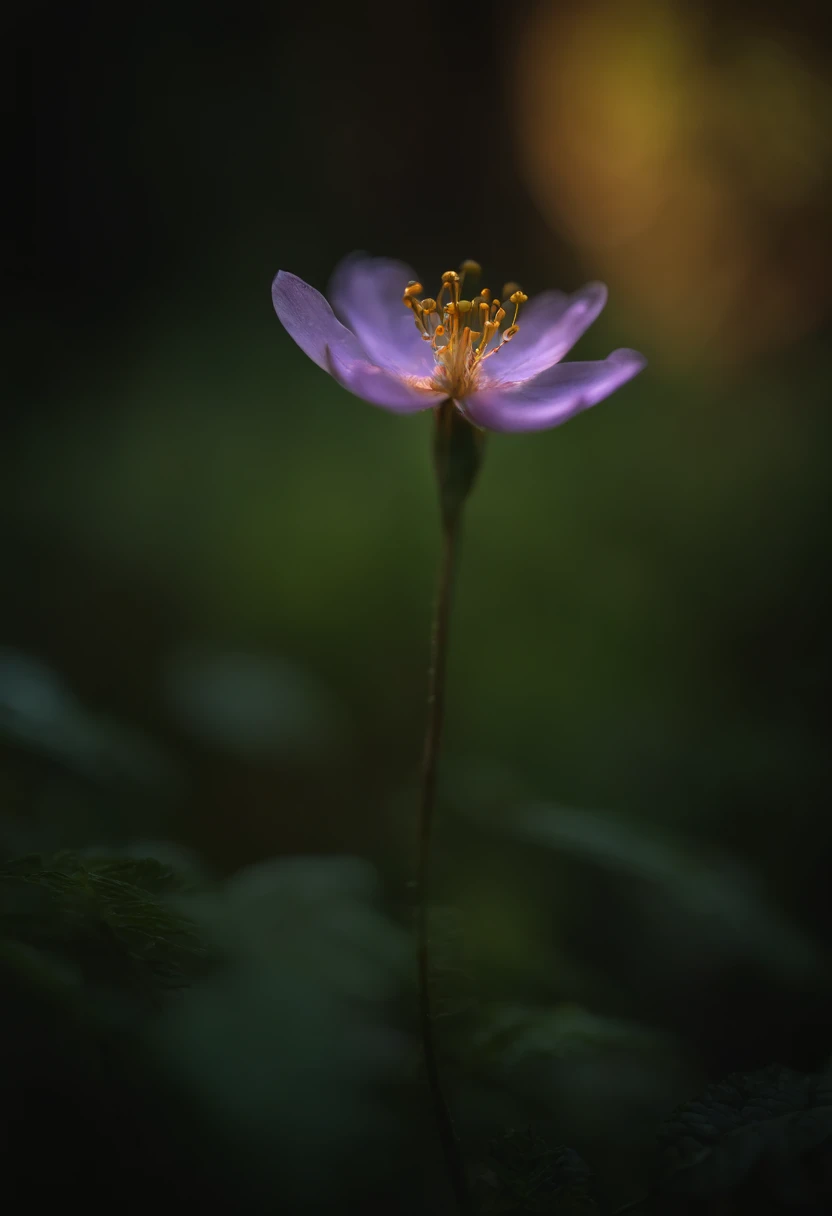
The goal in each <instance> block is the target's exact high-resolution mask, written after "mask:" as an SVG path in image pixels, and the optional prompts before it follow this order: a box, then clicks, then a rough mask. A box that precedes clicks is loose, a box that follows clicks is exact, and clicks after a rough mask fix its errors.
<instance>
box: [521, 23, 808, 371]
mask: <svg viewBox="0 0 832 1216" xmlns="http://www.w3.org/2000/svg"><path fill="white" fill-rule="evenodd" d="M831 78H832V73H831V72H830V65H829V64H828V63H821V62H819V61H818V60H817V59H816V58H815V56H814V52H813V50H812V47H811V44H810V43H808V42H807V43H805V44H804V43H798V42H797V41H796V40H795V39H794V38H787V37H786V36H785V35H783V34H778V33H777V32H776V31H772V30H768V29H765V30H764V29H762V28H761V27H759V26H758V27H747V26H743V27H740V26H739V25H736V24H734V25H726V26H725V27H724V28H721V27H719V26H718V25H717V23H716V19H715V18H714V16H713V15H711V16H706V15H705V14H704V13H703V12H702V11H697V10H694V9H693V7H692V6H687V5H681V4H678V3H674V0H589V2H588V3H586V4H583V5H582V6H581V7H580V9H579V10H577V11H574V10H573V11H572V12H569V13H567V12H565V11H564V10H561V9H560V8H559V7H558V8H555V7H553V6H548V5H541V6H540V7H539V10H538V11H537V12H536V13H535V14H534V15H533V16H532V17H530V19H529V20H528V22H527V24H526V25H525V27H524V28H523V29H522V31H521V32H520V34H519V38H518V43H517V48H516V57H515V63H514V86H515V87H514V89H513V93H514V96H515V97H516V98H517V106H518V108H517V132H518V140H519V145H520V155H521V163H522V166H523V170H524V172H525V175H526V178H527V181H528V185H529V188H530V190H531V192H532V195H533V197H534V198H535V200H536V202H537V204H538V205H539V206H540V207H541V209H542V210H543V212H544V214H545V216H546V218H547V220H548V221H549V222H550V223H551V225H552V227H553V228H554V229H555V230H556V231H558V232H560V233H562V234H563V235H564V236H565V237H566V239H568V240H569V241H570V242H572V243H574V245H575V247H576V248H577V249H578V251H579V255H580V256H581V258H582V260H584V261H585V262H586V265H587V269H588V270H590V271H591V273H592V276H593V277H598V278H603V279H606V280H607V282H608V283H609V284H610V286H611V287H612V288H613V289H614V291H615V294H616V299H618V300H619V302H623V303H624V304H625V305H627V306H628V307H630V308H632V309H635V310H636V311H637V312H638V313H639V314H640V317H641V320H642V322H643V323H644V324H647V325H649V326H650V327H651V329H652V330H653V332H654V333H655V334H656V337H657V341H656V346H657V348H661V349H663V350H664V351H666V352H667V353H668V355H669V356H670V357H672V358H673V359H675V360H681V361H685V360H687V359H696V358H699V357H700V356H702V355H704V356H705V357H706V358H707V359H708V360H709V361H711V362H731V361H734V362H742V361H744V360H747V359H748V358H750V357H751V356H753V355H755V354H757V353H759V352H761V351H763V350H770V349H773V348H776V347H778V346H782V345H786V344H788V343H790V342H793V341H795V340H796V339H797V338H799V337H801V336H803V335H805V334H807V333H809V332H811V330H812V329H813V327H815V326H816V325H817V324H818V322H819V320H820V318H821V316H822V314H823V311H824V309H825V306H826V304H827V303H828V301H829V297H830V290H829V272H828V261H829V254H830V248H831V247H832V241H830V222H829V214H830V212H829V206H830V201H832V189H830V180H831V178H832V83H830V80H831Z"/></svg>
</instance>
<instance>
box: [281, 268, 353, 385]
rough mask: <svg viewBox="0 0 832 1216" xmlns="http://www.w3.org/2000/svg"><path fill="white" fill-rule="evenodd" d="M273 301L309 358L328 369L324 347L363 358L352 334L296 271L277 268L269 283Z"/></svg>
mask: <svg viewBox="0 0 832 1216" xmlns="http://www.w3.org/2000/svg"><path fill="white" fill-rule="evenodd" d="M272 303H273V304H274V310H275V312H276V313H277V315H278V317H279V318H280V320H281V322H282V324H283V327H284V329H285V330H286V332H287V333H288V334H289V335H290V337H292V338H294V340H295V341H296V342H297V344H298V346H299V347H300V348H301V350H302V351H303V352H304V354H307V355H308V356H309V358H310V359H313V360H314V361H315V363H317V365H318V367H322V368H323V369H324V371H326V372H328V371H329V370H330V367H329V362H328V360H327V350H333V351H334V350H338V351H343V352H344V356H345V357H346V358H350V357H352V358H357V359H361V358H364V357H365V356H364V351H363V350H362V349H361V344H360V343H359V341H358V339H357V338H356V337H355V335H354V334H351V333H350V331H349V330H348V329H346V328H345V327H344V326H343V325H342V324H341V322H340V321H339V320H338V318H337V317H336V316H335V313H334V312H333V311H332V309H331V308H330V307H329V304H327V302H326V300H325V299H324V297H323V296H322V295H321V293H320V292H319V291H316V290H315V288H314V287H310V286H309V284H308V283H304V281H303V279H299V278H298V277H297V275H295V274H289V272H288V271H286V270H280V271H278V273H277V275H276V277H275V280H274V282H273V283H272Z"/></svg>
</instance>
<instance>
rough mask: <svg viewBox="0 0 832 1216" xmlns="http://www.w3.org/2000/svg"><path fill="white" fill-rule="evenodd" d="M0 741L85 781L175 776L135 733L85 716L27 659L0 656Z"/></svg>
mask: <svg viewBox="0 0 832 1216" xmlns="http://www.w3.org/2000/svg"><path fill="white" fill-rule="evenodd" d="M0 739H6V740H8V741H9V742H11V743H12V744H14V745H15V746H16V747H18V748H22V749H24V750H26V751H29V752H33V753H35V754H36V755H37V756H40V757H46V758H48V759H50V760H52V761H54V762H57V763H58V764H60V765H62V766H64V767H65V768H67V769H69V770H72V771H74V772H77V773H79V774H81V775H82V776H83V777H85V778H87V779H89V780H95V781H108V780H121V781H125V780H126V781H129V782H135V783H137V784H139V785H143V784H152V785H156V784H162V785H167V784H170V783H172V782H175V780H176V774H175V771H174V769H173V767H172V765H171V763H170V761H169V759H168V757H167V756H165V755H164V754H163V753H162V752H161V751H160V750H159V748H158V747H157V746H156V745H155V744H154V743H152V742H150V741H149V740H148V739H145V738H144V737H143V736H142V735H141V734H140V733H139V732H138V731H136V730H133V729H128V728H126V727H124V726H121V725H120V724H118V723H115V722H112V721H110V720H108V719H106V718H98V717H94V716H93V715H92V714H90V713H88V712H87V711H86V710H85V709H84V708H83V706H82V705H81V704H80V702H79V701H78V700H77V699H76V698H75V697H74V696H73V694H72V693H71V692H70V690H69V689H68V688H67V687H66V686H65V685H64V684H63V683H62V681H61V680H60V679H59V677H58V676H57V675H56V674H55V673H54V672H53V671H52V670H51V668H49V667H47V666H46V664H45V663H42V662H41V661H40V660H39V659H36V658H33V657H32V656H31V655H28V654H24V653H22V652H18V651H15V650H2V651H0Z"/></svg>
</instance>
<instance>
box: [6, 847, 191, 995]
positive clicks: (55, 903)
mask: <svg viewBox="0 0 832 1216" xmlns="http://www.w3.org/2000/svg"><path fill="white" fill-rule="evenodd" d="M180 886H181V884H180V883H179V881H178V880H177V878H176V876H175V875H174V873H173V871H172V870H171V868H170V867H169V866H166V865H163V864H162V863H161V862H158V861H155V860H154V859H153V858H141V859H132V858H118V857H116V858H113V857H84V858H82V857H80V856H78V855H77V854H74V853H59V854H56V855H55V856H53V857H51V858H41V857H39V856H30V857H25V858H19V859H17V860H14V861H11V862H7V863H4V864H3V865H2V866H0V934H2V937H3V938H5V939H7V940H8V941H9V942H10V943H11V944H12V946H16V947H24V948H26V949H28V950H29V951H31V950H34V951H37V952H40V953H41V954H43V955H44V961H45V962H46V961H47V960H49V959H50V957H54V956H56V955H57V956H58V958H59V959H61V960H63V961H64V962H66V963H69V964H72V965H74V966H77V967H78V968H80V970H81V973H82V974H83V975H84V977H85V979H86V980H88V981H90V982H94V983H97V984H99V985H100V986H102V987H112V986H115V987H116V988H119V987H126V988H131V987H134V986H135V985H136V983H138V984H139V985H140V986H141V985H142V984H143V983H144V980H143V977H144V976H146V977H147V979H148V980H150V981H152V982H153V983H154V984H156V985H159V986H162V987H180V986H182V985H186V984H187V983H189V982H190V979H191V977H192V975H193V974H194V973H195V972H197V971H199V970H200V969H201V968H202V967H203V966H204V964H205V959H206V957H207V951H206V947H205V945H204V943H203V941H202V939H201V938H200V936H199V935H198V934H197V932H196V929H195V926H194V924H193V922H192V921H190V920H189V919H188V918H186V917H185V916H183V915H182V914H181V913H180V912H179V911H178V910H175V909H173V908H172V907H170V906H169V905H168V904H167V903H166V902H165V901H164V899H163V898H162V897H163V896H164V895H169V894H171V893H173V892H174V891H176V890H177V889H179V888H180Z"/></svg>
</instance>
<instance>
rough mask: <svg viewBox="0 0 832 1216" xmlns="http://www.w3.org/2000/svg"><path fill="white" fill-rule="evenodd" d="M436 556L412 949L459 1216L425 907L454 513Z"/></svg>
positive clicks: (467, 1200)
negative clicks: (414, 949) (435, 1026)
mask: <svg viewBox="0 0 832 1216" xmlns="http://www.w3.org/2000/svg"><path fill="white" fill-rule="evenodd" d="M443 514H444V518H443V524H442V556H441V559H440V563H439V578H438V587H437V594H436V606H435V609H434V617H433V631H432V637H431V656H430V671H429V676H428V719H427V729H426V732H425V750H424V758H423V763H422V799H421V808H420V814H419V852H418V867H417V930H416V932H417V948H418V958H419V1022H420V1029H421V1035H422V1046H423V1050H424V1058H425V1071H426V1073H427V1079H428V1085H429V1086H430V1092H431V1098H432V1101H433V1108H434V1115H435V1117H436V1123H437V1127H438V1130H439V1138H440V1141H441V1143H442V1153H443V1156H444V1159H445V1167H446V1169H447V1172H448V1178H449V1181H450V1183H451V1186H452V1188H453V1192H454V1197H455V1199H456V1203H457V1207H458V1209H459V1211H460V1212H461V1213H463V1214H464V1216H468V1214H469V1213H471V1212H472V1211H473V1206H472V1203H471V1196H470V1192H469V1189H468V1183H467V1180H466V1177H465V1164H464V1161H463V1157H462V1152H461V1150H460V1146H459V1140H458V1138H457V1134H456V1129H455V1128H454V1123H453V1119H452V1117H451V1112H450V1108H449V1106H448V1102H447V1099H446V1098H445V1094H444V1091H443V1089H442V1081H441V1078H440V1075H439V1065H438V1061H437V1056H436V1041H435V1038H434V1033H433V1016H432V1012H431V992H430V955H429V934H430V927H429V902H430V862H431V839H432V830H433V822H434V812H435V804H436V772H437V765H438V761H439V748H440V743H441V739H442V722H443V718H444V711H445V672H446V669H447V659H448V629H449V623H450V614H451V598H452V591H453V580H454V567H455V564H456V552H457V547H458V541H459V530H460V521H461V504H460V506H459V509H457V510H455V511H448V512H445V513H443Z"/></svg>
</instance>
